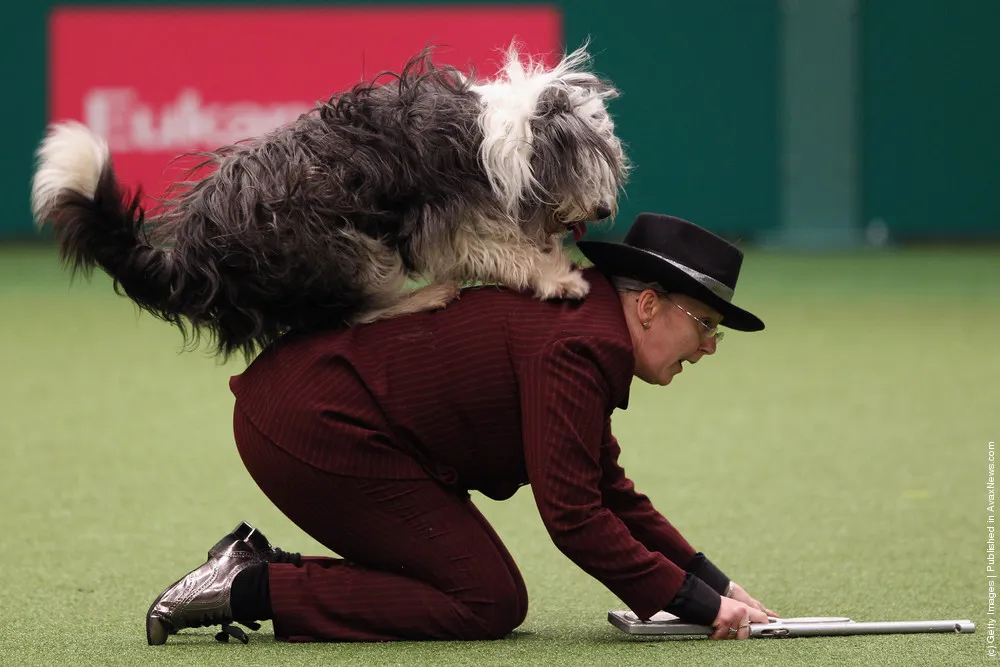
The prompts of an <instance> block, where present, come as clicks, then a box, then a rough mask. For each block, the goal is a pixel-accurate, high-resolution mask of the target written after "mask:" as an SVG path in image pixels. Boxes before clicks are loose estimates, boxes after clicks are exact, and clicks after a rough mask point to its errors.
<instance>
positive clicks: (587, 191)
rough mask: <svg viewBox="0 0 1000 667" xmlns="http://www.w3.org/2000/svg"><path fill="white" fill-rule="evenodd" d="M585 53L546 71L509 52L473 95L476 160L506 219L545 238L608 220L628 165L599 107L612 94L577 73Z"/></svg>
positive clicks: (606, 87)
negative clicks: (476, 99)
mask: <svg viewBox="0 0 1000 667" xmlns="http://www.w3.org/2000/svg"><path fill="white" fill-rule="evenodd" d="M589 61H590V56H589V55H588V54H587V52H586V50H585V47H584V48H581V49H578V50H576V51H574V52H573V53H570V54H569V55H567V56H566V57H565V58H563V60H562V61H561V62H560V63H559V64H558V65H556V66H555V67H552V68H546V67H544V66H543V65H540V64H537V63H531V62H527V63H525V62H522V60H521V58H520V56H519V54H518V52H517V51H516V49H515V48H514V47H511V49H510V50H509V51H508V52H507V59H506V63H505V65H504V67H503V69H502V70H501V72H500V74H499V75H498V76H497V77H496V79H494V80H492V81H489V82H486V83H483V84H480V85H476V86H473V90H474V91H476V92H477V93H478V94H479V95H480V99H481V100H482V111H481V112H480V115H479V125H480V127H481V129H482V132H483V142H482V146H481V149H480V159H481V162H482V164H483V168H484V170H485V172H486V176H487V178H488V179H489V181H490V185H491V186H492V188H493V191H494V193H495V194H496V195H497V197H498V199H499V200H500V203H501V205H502V206H503V208H504V209H505V211H506V212H507V214H508V215H510V216H511V217H512V218H514V219H515V220H517V221H518V223H519V224H521V225H522V226H524V227H528V226H532V225H534V226H537V227H538V228H539V229H541V230H543V231H544V232H545V233H546V234H562V233H565V232H567V231H572V232H573V233H574V235H576V236H577V237H579V235H581V234H582V233H583V231H584V230H585V229H586V223H587V222H588V221H593V220H601V219H604V218H607V217H609V216H612V215H614V213H615V212H616V210H617V201H618V192H619V189H620V188H621V186H622V185H623V184H624V182H625V180H626V177H627V174H628V162H627V158H626V156H625V153H624V150H623V149H622V145H621V141H620V140H619V139H618V137H617V136H616V135H615V127H614V123H613V122H612V120H611V116H610V115H609V114H608V110H607V107H606V101H607V100H609V99H611V98H613V97H616V96H617V91H616V90H615V88H614V87H613V86H612V85H611V84H610V83H608V82H606V81H604V80H602V79H601V78H600V77H598V76H597V75H595V74H593V73H592V72H589V71H587V70H586V69H585V66H586V65H587V64H588V63H589Z"/></svg>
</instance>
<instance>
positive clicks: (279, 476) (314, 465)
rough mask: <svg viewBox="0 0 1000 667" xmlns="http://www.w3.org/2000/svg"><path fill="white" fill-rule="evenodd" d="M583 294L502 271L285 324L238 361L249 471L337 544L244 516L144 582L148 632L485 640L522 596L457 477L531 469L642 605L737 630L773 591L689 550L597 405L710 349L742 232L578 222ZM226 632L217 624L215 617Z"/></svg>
mask: <svg viewBox="0 0 1000 667" xmlns="http://www.w3.org/2000/svg"><path fill="white" fill-rule="evenodd" d="M579 246H580V249H581V251H582V252H583V253H584V254H585V255H586V256H587V258H588V259H589V260H590V261H591V262H593V264H594V268H591V269H588V270H587V271H586V272H585V275H586V278H587V279H588V281H589V282H590V285H591V292H590V295H589V296H587V298H586V299H584V300H582V301H538V300H535V299H533V298H532V297H531V296H530V295H526V294H520V293H517V292H513V291H510V290H505V289H498V288H495V287H480V288H474V289H470V290H466V291H465V292H463V295H462V298H461V299H460V300H459V301H457V302H454V303H453V304H451V305H449V306H448V307H446V308H444V309H443V310H440V311H438V312H433V313H418V314H414V315H409V316H405V317H400V318H397V319H393V320H387V321H383V322H378V323H375V324H372V325H368V326H360V327H354V328H350V329H341V330H331V331H327V332H313V333H309V334H300V335H296V334H289V335H287V336H285V337H284V338H283V339H282V340H280V341H279V342H278V343H277V344H275V345H273V346H272V347H271V348H269V349H267V350H265V351H264V352H263V353H261V355H260V356H259V357H258V358H257V359H255V360H254V362H253V363H252V364H251V365H250V367H249V368H248V369H247V370H246V371H245V372H243V373H242V374H241V375H239V376H236V377H234V378H233V379H232V381H231V387H232V391H233V393H234V394H235V396H236V409H235V436H236V444H237V447H238V449H239V452H240V455H241V457H242V459H243V461H244V463H245V465H246V467H247V470H248V471H249V473H250V475H251V476H252V477H253V479H254V480H255V481H256V483H257V484H258V485H259V487H260V488H261V489H262V490H263V492H264V493H265V494H266V495H267V497H268V498H269V499H270V500H271V501H272V502H273V503H274V504H275V505H276V506H277V507H278V509H280V510H281V511H282V512H283V513H284V514H285V515H286V516H287V517H288V518H289V519H291V520H292V521H293V522H294V523H295V524H296V525H297V526H299V527H300V528H301V529H302V530H304V531H305V532H306V533H308V534H309V535H310V536H312V537H313V538H314V539H316V540H317V541H318V542H320V543H321V544H323V545H324V546H326V547H327V548H329V549H330V550H331V551H334V552H336V553H337V554H339V555H340V556H342V557H343V558H342V559H335V558H289V557H287V554H284V552H281V551H280V550H275V549H271V547H270V545H268V544H267V541H266V540H264V539H263V538H262V536H261V535H260V534H259V533H257V532H256V531H254V530H252V529H250V528H249V527H248V526H245V525H244V526H243V527H242V528H241V529H240V530H239V531H237V532H234V533H233V534H230V535H229V536H227V537H226V538H224V539H223V540H222V541H221V542H220V543H219V544H218V545H216V547H215V548H214V549H213V551H212V552H211V554H210V558H209V561H208V562H207V563H206V564H205V565H203V566H202V567H200V568H198V569H196V570H194V571H193V572H191V573H189V574H188V575H187V576H186V577H184V578H183V579H181V580H180V581H179V582H178V583H177V584H175V585H173V586H171V587H170V588H168V589H167V590H166V591H164V593H163V594H162V595H161V596H160V597H159V598H157V599H156V600H155V601H154V603H153V606H152V607H151V608H150V611H149V614H148V617H147V632H148V639H149V642H150V643H152V644H160V643H163V642H165V641H166V639H167V635H168V634H171V633H173V632H176V631H177V630H179V629H182V628H185V627H192V626H198V625H208V624H222V625H223V629H224V630H225V631H226V632H229V633H230V634H234V635H237V636H240V638H241V639H245V636H244V635H243V634H242V631H240V630H239V629H238V628H236V627H235V626H233V625H232V621H233V620H235V621H238V622H241V623H244V624H247V625H251V627H253V626H254V625H255V624H254V622H255V621H258V620H266V619H273V621H274V632H275V635H276V636H277V637H278V638H279V639H285V640H290V641H391V640H420V639H438V640H441V639H457V640H474V639H495V638H499V637H503V636H504V635H506V634H508V633H509V632H510V631H511V630H513V629H514V628H516V627H517V626H518V625H520V624H521V622H522V621H523V620H524V618H525V614H526V613H527V609H528V599H527V593H526V591H525V586H524V582H523V580H522V578H521V575H520V573H519V572H518V569H517V566H516V565H515V564H514V561H513V560H512V559H511V556H510V554H509V553H508V552H507V549H506V548H505V547H504V545H503V543H502V542H501V540H500V538H499V537H498V536H497V534H496V533H495V532H494V531H493V529H492V527H491V526H490V525H489V524H488V523H487V521H486V520H485V519H484V518H483V516H482V514H480V513H479V511H478V510H477V509H476V507H475V506H474V505H473V503H472V502H471V500H470V497H469V491H470V490H475V491H479V492H481V493H483V494H484V495H486V496H487V497H489V498H493V499H496V500H503V499H506V498H509V497H511V496H512V495H513V494H514V493H515V492H516V491H517V490H518V488H519V487H521V486H524V485H530V486H531V492H532V493H533V495H534V499H535V502H536V505H537V507H538V511H539V513H540V515H541V519H542V521H543V523H544V525H545V527H546V529H547V530H548V533H549V535H550V536H551V538H552V541H553V542H554V543H555V545H556V546H557V547H558V548H559V549H560V551H562V553H564V554H565V555H566V556H567V557H568V558H569V559H570V560H572V561H573V562H574V563H575V564H576V565H578V566H579V567H580V568H582V569H583V570H584V571H586V572H587V573H588V574H590V575H592V576H593V577H594V578H596V579H597V580H599V581H600V582H601V583H603V584H604V585H605V586H607V587H608V589H610V590H611V591H612V592H613V593H614V594H616V595H617V596H618V597H619V598H620V599H621V600H622V601H623V602H624V603H625V604H626V605H628V607H629V608H631V609H632V611H634V612H635V613H636V614H637V615H638V616H639V617H640V618H644V619H645V618H649V617H650V616H651V615H653V614H654V613H656V612H657V611H660V610H667V611H670V612H672V613H674V614H677V615H678V616H680V617H681V618H682V619H685V620H688V621H692V622H698V623H703V624H705V625H712V626H714V627H715V630H716V632H715V635H713V636H714V637H715V638H719V639H725V638H741V639H742V638H745V637H747V636H748V634H749V630H748V627H747V626H748V624H749V623H750V622H751V621H754V622H766V621H767V617H766V613H772V614H773V612H768V610H766V609H765V608H764V607H763V605H761V604H760V603H759V602H757V601H756V600H755V599H753V598H752V597H750V596H749V595H748V594H747V593H746V591H744V590H743V589H742V588H741V587H740V586H739V585H737V584H735V583H733V582H732V581H730V579H729V578H728V577H727V576H726V575H724V574H723V573H722V572H721V571H720V570H719V569H718V568H717V567H716V566H715V565H713V564H712V563H711V562H710V561H709V560H708V559H707V558H706V557H705V556H704V555H703V554H701V553H700V552H696V551H695V549H693V548H692V547H691V545H689V544H688V542H687V541H686V540H685V539H684V537H683V536H682V535H681V534H680V533H679V532H678V531H677V529H675V528H674V527H673V526H672V525H671V524H670V522H669V521H667V519H665V518H664V517H663V516H662V515H661V514H660V513H659V512H657V511H656V509H654V507H653V505H652V503H651V502H650V501H649V499H648V498H647V497H646V496H645V495H643V494H640V493H638V492H637V491H636V490H635V489H634V487H633V484H632V482H631V481H630V480H629V478H628V477H627V476H626V475H625V471H624V470H623V469H622V468H621V466H620V465H619V464H618V456H619V452H620V450H619V446H618V442H617V441H616V439H615V437H614V435H613V434H612V431H611V421H610V417H611V413H612V412H613V411H614V410H615V409H616V408H622V409H624V408H625V407H626V406H627V402H628V394H629V385H630V383H631V381H632V378H633V377H638V378H640V379H641V380H643V381H645V382H648V383H651V384H658V385H667V384H669V383H670V381H671V380H672V379H673V377H674V376H675V375H676V374H678V373H680V372H681V371H682V364H683V363H684V362H687V363H689V364H694V363H697V362H698V361H699V360H700V359H701V358H702V357H703V356H705V355H710V354H714V353H715V351H716V346H717V345H718V342H719V340H720V339H721V337H722V332H721V330H720V329H719V326H720V325H722V326H725V327H728V328H730V329H735V330H741V331H758V330H761V329H763V328H764V325H763V323H762V322H761V321H760V320H759V319H758V318H757V317H755V316H754V315H752V314H750V313H749V312H747V311H745V310H743V309H741V308H739V307H737V306H736V305H734V304H733V303H732V297H733V290H734V288H735V287H736V281H737V278H738V276H739V271H740V267H741V264H742V260H743V255H742V253H741V252H740V251H739V250H738V249H737V248H735V247H733V246H732V245H730V244H729V243H727V242H726V241H724V240H723V239H721V238H719V237H717V236H715V235H714V234H711V233H710V232H708V231H706V230H704V229H702V228H700V227H698V226H696V225H693V224H691V223H689V222H686V221H684V220H680V219H677V218H673V217H669V216H662V215H653V214H643V215H641V216H639V218H638V219H637V220H636V222H635V223H634V224H633V226H632V227H631V229H630V230H629V233H628V235H627V236H626V238H625V240H624V242H623V243H620V244H619V243H606V242H596V241H593V242H581V243H580V244H579ZM223 636H224V635H223Z"/></svg>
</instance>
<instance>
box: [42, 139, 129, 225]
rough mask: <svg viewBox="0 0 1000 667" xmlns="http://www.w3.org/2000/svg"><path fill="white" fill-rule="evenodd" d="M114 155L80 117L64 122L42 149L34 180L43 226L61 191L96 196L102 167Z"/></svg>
mask: <svg viewBox="0 0 1000 667" xmlns="http://www.w3.org/2000/svg"><path fill="white" fill-rule="evenodd" d="M109 159H110V153H109V151H108V144H107V143H106V142H105V141H104V140H103V139H101V138H100V137H98V136H97V135H96V134H94V133H93V132H91V131H90V129H89V128H87V126H86V125H84V124H82V123H78V122H76V121H70V122H66V123H60V124H59V125H57V126H56V127H55V129H54V130H53V132H52V133H50V134H49V136H47V137H46V138H45V141H43V142H42V145H41V147H40V148H39V149H38V160H39V164H40V167H39V169H38V171H37V172H35V176H34V178H33V180H32V184H31V208H32V213H33V214H34V216H35V221H36V224H38V225H39V226H41V225H42V224H43V223H44V222H45V219H46V218H47V217H48V215H49V213H50V212H51V211H52V209H53V208H54V207H55V205H56V200H57V198H58V197H59V193H60V192H63V191H70V192H79V193H80V194H82V195H85V196H87V197H90V198H93V196H94V192H95V191H96V190H97V181H98V179H99V178H100V176H101V170H102V169H104V165H105V164H106V163H107V161H108V160H109Z"/></svg>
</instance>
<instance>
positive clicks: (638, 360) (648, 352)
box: [623, 290, 722, 385]
mask: <svg viewBox="0 0 1000 667" xmlns="http://www.w3.org/2000/svg"><path fill="white" fill-rule="evenodd" d="M623 296H624V305H625V309H626V319H627V320H628V321H629V329H630V331H631V332H632V343H633V347H634V351H635V375H636V377H638V378H639V379H640V380H643V381H644V382H648V383H649V384H658V385H668V384H670V381H671V380H673V379H674V376H675V375H677V374H678V373H680V372H682V371H683V370H684V368H683V365H682V364H683V362H685V361H686V362H688V363H691V364H694V363H698V360H699V359H701V358H702V357H703V356H704V355H706V354H715V350H716V345H717V344H718V340H717V339H716V338H715V337H714V336H711V335H709V330H714V329H715V328H717V327H718V325H719V322H721V321H722V316H721V315H720V314H719V313H718V312H717V311H716V310H714V309H713V308H711V307H709V306H706V305H705V304H704V303H702V302H700V301H697V300H695V299H692V298H691V297H688V296H684V295H683V294H670V295H669V296H664V295H660V294H657V293H656V292H654V291H653V290H646V291H644V292H642V293H640V294H636V293H634V292H632V293H626V294H625V295H623ZM685 311H687V312H685ZM699 321H700V322H699Z"/></svg>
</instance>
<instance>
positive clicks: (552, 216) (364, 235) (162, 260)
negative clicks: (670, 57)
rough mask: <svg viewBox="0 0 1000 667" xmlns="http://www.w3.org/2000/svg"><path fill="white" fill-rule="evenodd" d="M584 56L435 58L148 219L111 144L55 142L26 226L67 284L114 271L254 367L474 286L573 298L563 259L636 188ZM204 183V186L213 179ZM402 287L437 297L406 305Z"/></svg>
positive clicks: (42, 163) (226, 169)
mask: <svg viewBox="0 0 1000 667" xmlns="http://www.w3.org/2000/svg"><path fill="white" fill-rule="evenodd" d="M589 62H590V58H589V56H588V54H587V52H586V50H585V48H581V49H579V50H577V51H574V52H572V53H570V54H568V55H566V56H565V57H564V58H563V59H562V60H561V61H560V62H559V63H558V64H557V65H555V66H554V67H545V66H543V65H541V64H539V63H537V62H532V61H531V60H530V59H526V58H523V57H522V56H521V55H520V54H519V53H518V52H517V50H516V49H515V48H514V47H512V48H511V49H510V50H509V51H508V52H507V54H506V59H505V62H504V66H503V68H502V69H501V71H500V73H499V74H498V75H497V76H496V77H495V78H493V79H487V80H476V79H475V76H474V74H472V73H470V74H468V75H467V74H464V73H462V72H460V71H458V70H456V69H454V68H451V67H438V66H436V65H435V64H434V63H433V62H432V59H431V57H430V55H429V52H428V51H424V52H422V53H420V54H418V55H417V56H416V57H414V58H413V59H412V60H411V61H410V62H409V63H407V65H406V67H405V68H403V69H402V70H401V72H399V73H398V74H391V75H389V77H388V81H385V82H383V83H379V80H380V79H383V78H384V77H385V76H386V75H384V74H383V75H380V76H379V77H376V79H375V80H373V81H371V82H367V83H364V84H358V85H357V86H355V87H354V88H352V89H351V90H349V91H346V92H343V93H340V94H337V95H335V96H333V97H332V98H330V99H329V100H328V101H326V102H322V103H320V104H318V105H317V106H316V108H314V109H313V110H312V111H311V112H309V113H308V114H305V115H303V116H301V117H300V118H299V119H298V120H297V121H294V122H292V123H290V124H288V125H286V126H283V127H281V128H279V129H276V130H275V131H273V132H271V133H269V134H266V135H263V136H261V137H258V138H255V139H251V140H247V141H244V142H239V143H237V144H235V145H231V146H226V147H223V148H220V149H218V150H216V151H212V152H210V153H204V154H201V155H202V156H203V158H204V162H202V164H201V165H200V168H201V169H202V170H203V171H200V172H199V171H193V172H192V173H194V174H202V175H196V176H194V177H191V180H187V181H184V182H183V183H179V184H176V186H175V187H174V188H173V189H172V190H171V191H170V193H169V194H168V196H167V197H166V198H165V200H164V201H163V203H162V204H160V205H157V206H156V207H155V209H153V210H151V211H150V212H149V214H148V215H147V212H146V211H144V210H143V209H142V207H141V206H140V195H139V194H138V193H136V194H134V195H129V194H127V193H126V192H125V191H124V190H123V188H122V186H121V185H120V183H119V181H118V179H117V177H116V175H115V172H114V169H113V167H112V161H111V157H110V153H109V150H108V147H107V145H106V143H105V142H104V141H103V140H102V139H101V138H100V137H98V136H96V135H94V134H93V133H91V132H90V130H88V129H87V128H86V127H85V126H83V125H81V124H79V123H74V122H66V123H59V124H55V125H53V126H52V127H51V128H50V131H49V133H48V134H47V136H46V137H45V139H44V141H43V142H42V144H41V146H40V148H39V150H38V165H37V171H36V173H35V177H34V181H33V187H32V210H33V212H34V215H35V221H36V223H37V224H38V225H40V226H41V225H44V224H46V223H51V224H52V226H53V230H54V235H55V237H56V239H57V241H58V243H59V245H60V251H61V256H62V259H63V261H64V262H65V263H66V264H67V265H69V266H70V267H71V268H72V269H73V271H74V272H76V271H78V270H82V271H83V272H84V273H87V272H89V271H91V270H92V269H93V268H94V267H95V266H96V267H100V268H102V269H103V270H104V271H106V272H107V273H108V274H109V275H110V276H111V277H112V278H114V280H115V289H116V290H118V291H119V292H122V291H123V292H124V293H125V294H126V295H127V296H128V297H129V298H131V299H132V300H133V301H134V302H136V303H137V304H138V305H139V306H140V307H141V308H143V309H145V310H147V311H149V312H150V313H152V314H154V315H155V316H157V317H159V318H161V319H164V320H166V321H168V322H171V323H173V324H174V325H176V326H178V327H179V328H180V330H181V331H182V333H183V334H184V336H185V340H188V336H189V334H190V338H191V339H193V340H194V341H195V342H197V340H198V339H199V337H200V336H201V334H203V333H207V334H209V335H210V336H211V338H212V340H213V341H214V343H215V346H216V352H217V353H219V354H222V355H224V356H229V355H230V354H231V353H233V352H236V351H240V352H242V353H244V354H245V355H246V356H247V357H248V358H249V357H251V356H252V355H253V354H254V353H256V351H258V350H259V349H260V348H262V347H265V346H267V345H268V344H270V343H271V342H273V341H274V340H276V339H277V338H278V337H279V336H280V335H281V334H282V333H284V332H285V331H288V330H293V329H297V330H303V329H305V330H308V329H313V328H318V327H328V326H343V325H352V324H356V323H361V322H371V321H374V320H377V319H383V318H387V317H394V316H398V315H402V314H405V313H411V312H417V311H421V310H430V309H434V308H439V307H442V306H444V305H445V304H447V303H448V302H449V301H450V300H451V299H453V298H454V297H455V296H456V295H457V293H458V286H459V285H460V284H461V283H464V282H468V281H479V282H489V283H499V284H503V285H506V286H509V287H512V288H515V289H522V290H528V289H530V290H532V291H533V293H534V295H535V296H536V297H537V298H540V299H549V298H581V297H583V296H585V295H586V293H587V291H588V289H589V287H588V285H587V283H586V281H585V280H584V279H583V277H582V275H581V273H580V272H579V271H578V270H576V269H575V268H574V267H573V266H572V265H571V263H570V262H569V259H568V258H567V256H566V254H565V253H564V252H563V250H562V241H563V238H564V237H565V236H566V234H567V233H568V232H570V231H572V232H573V233H575V234H580V233H582V231H583V229H585V223H586V222H587V221H591V220H598V219H602V218H605V217H608V216H610V215H612V214H613V213H614V211H615V209H616V202H617V197H618V192H619V189H620V188H621V187H622V185H623V184H624V182H625V179H626V176H627V173H628V164H627V159H626V156H625V154H624V151H623V149H622V145H621V142H620V141H619V139H618V137H617V136H616V134H615V130H614V124H613V122H612V119H611V117H610V116H609V114H608V111H607V108H606V104H605V103H606V101H607V100H608V99H610V98H612V97H614V96H616V94H617V92H616V90H615V88H614V87H613V86H612V85H611V84H610V83H609V82H607V81H606V80H604V79H602V78H601V77H599V76H597V75H595V74H594V73H592V72H591V71H588V69H587V65H588V64H589ZM206 172H207V175H204V174H205V173H206ZM409 281H425V282H426V283H427V285H426V286H425V287H423V288H421V289H418V290H408V289H407V284H408V282H409Z"/></svg>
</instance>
